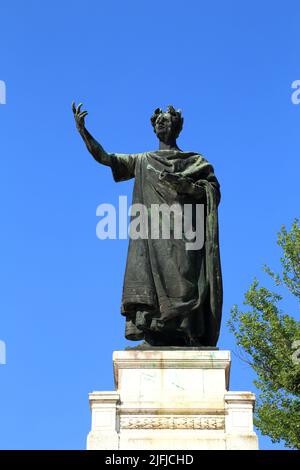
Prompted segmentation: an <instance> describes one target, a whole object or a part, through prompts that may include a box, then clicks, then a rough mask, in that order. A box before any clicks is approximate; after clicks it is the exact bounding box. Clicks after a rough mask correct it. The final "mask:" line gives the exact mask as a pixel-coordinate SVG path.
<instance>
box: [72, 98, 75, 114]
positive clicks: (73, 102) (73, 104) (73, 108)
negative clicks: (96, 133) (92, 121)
mask: <svg viewBox="0 0 300 470" xmlns="http://www.w3.org/2000/svg"><path fill="white" fill-rule="evenodd" d="M72 111H73V113H74V114H75V113H76V106H75V101H72Z"/></svg>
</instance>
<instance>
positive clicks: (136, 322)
mask: <svg viewBox="0 0 300 470" xmlns="http://www.w3.org/2000/svg"><path fill="white" fill-rule="evenodd" d="M81 107H82V104H80V105H79V106H77V107H76V106H75V103H73V104H72V109H73V113H74V117H75V121H76V126H77V129H78V131H79V133H80V135H81V137H82V138H83V140H84V142H85V144H86V146H87V148H88V150H89V152H90V153H91V154H92V155H93V157H94V158H95V160H96V161H97V162H99V163H102V164H103V165H107V166H110V167H111V170H112V174H113V177H114V180H115V181H125V180H128V179H130V178H135V185H134V190H133V203H141V204H144V205H145V206H146V207H147V209H148V208H149V209H150V207H151V205H153V204H167V205H168V206H172V204H174V203H176V204H177V205H178V204H179V206H182V207H183V206H184V205H187V204H188V205H190V206H191V207H193V208H195V207H196V205H197V204H198V205H199V204H203V205H204V234H205V238H204V244H203V246H202V248H201V249H197V250H187V249H186V246H185V241H186V240H185V238H184V236H183V237H182V238H181V239H178V238H176V237H171V238H170V239H162V238H161V239H157V238H155V239H152V238H151V237H148V238H147V239H144V238H138V239H132V238H130V240H129V247H128V256H127V263H126V272H125V278H124V286H123V295H122V305H121V313H122V314H123V315H124V316H125V318H126V328H125V336H126V338H127V339H129V340H133V341H138V340H142V339H144V340H145V343H146V344H148V345H151V346H185V347H186V346H187V347H191V346H195V347H201V346H215V345H216V343H217V340H218V336H219V330H220V322H221V313H222V275H221V266H220V254H219V236H218V212H217V208H218V204H219V201H220V190H219V183H218V181H217V178H216V177H215V175H214V170H213V167H212V165H210V164H209V163H208V161H207V160H205V159H204V158H203V156H202V155H200V154H199V153H195V152H183V151H182V150H180V149H179V148H178V146H177V143H176V139H177V137H178V135H179V133H180V131H181V129H182V126H183V117H182V114H181V111H179V110H177V111H176V110H175V109H174V108H173V106H169V107H168V110H167V111H166V112H163V111H162V110H161V109H160V108H157V109H156V110H155V111H154V114H153V115H152V117H151V123H152V126H153V128H154V132H155V134H156V136H157V137H158V139H159V150H157V151H151V152H145V153H138V154H119V153H107V152H106V151H105V150H104V149H103V147H102V146H101V145H100V144H99V143H98V142H97V141H96V140H95V139H94V138H93V137H92V136H91V134H90V133H89V132H88V131H87V129H86V128H85V122H84V120H85V116H86V115H87V114H88V113H87V112H86V111H81ZM193 223H194V219H193ZM193 223H192V225H193Z"/></svg>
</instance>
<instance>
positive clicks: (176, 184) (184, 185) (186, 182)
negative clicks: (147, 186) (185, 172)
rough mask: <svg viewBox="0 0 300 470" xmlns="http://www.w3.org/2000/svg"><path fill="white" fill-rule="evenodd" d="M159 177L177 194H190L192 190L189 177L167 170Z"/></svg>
mask: <svg viewBox="0 0 300 470" xmlns="http://www.w3.org/2000/svg"><path fill="white" fill-rule="evenodd" d="M160 179H161V180H163V181H165V182H166V183H167V184H169V185H170V186H171V187H172V188H173V189H174V190H175V191H176V192H177V193H178V194H192V192H193V182H192V180H190V179H186V178H182V177H180V176H177V175H175V174H174V173H167V172H166V173H163V174H162V175H161V177H160Z"/></svg>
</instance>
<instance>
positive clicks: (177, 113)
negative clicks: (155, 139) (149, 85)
mask: <svg viewBox="0 0 300 470" xmlns="http://www.w3.org/2000/svg"><path fill="white" fill-rule="evenodd" d="M163 113H164V111H163V110H162V109H161V108H156V110H155V111H154V113H153V114H152V116H151V118H150V121H151V124H152V126H153V129H154V132H155V124H156V121H157V119H158V118H159V116H160V115H161V114H163ZM167 113H169V114H170V115H171V119H172V123H174V131H175V137H176V138H177V137H178V136H179V134H180V132H181V130H182V127H183V117H182V114H181V110H180V109H177V110H176V109H175V108H174V107H173V106H172V105H171V104H170V105H169V106H168V108H167Z"/></svg>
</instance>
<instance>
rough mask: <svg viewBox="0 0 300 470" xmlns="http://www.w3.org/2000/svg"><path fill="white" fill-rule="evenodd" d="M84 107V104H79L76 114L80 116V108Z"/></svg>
mask: <svg viewBox="0 0 300 470" xmlns="http://www.w3.org/2000/svg"><path fill="white" fill-rule="evenodd" d="M81 106H82V103H79V105H78V106H77V109H76V113H77V114H79V113H80V108H81Z"/></svg>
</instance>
